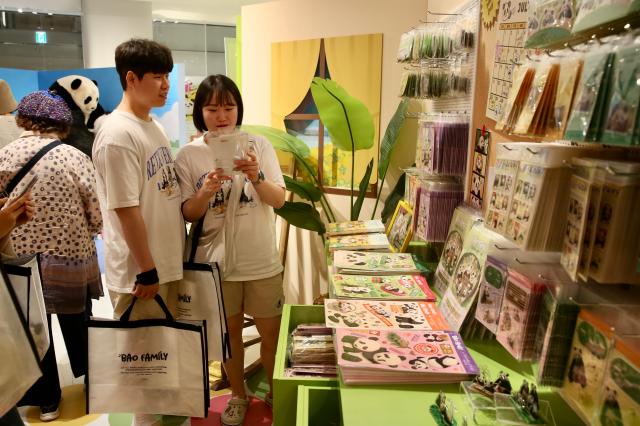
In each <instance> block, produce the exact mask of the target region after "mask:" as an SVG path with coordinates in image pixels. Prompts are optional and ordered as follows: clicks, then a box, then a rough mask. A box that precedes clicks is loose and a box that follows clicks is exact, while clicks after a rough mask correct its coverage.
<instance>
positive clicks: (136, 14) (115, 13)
mask: <svg viewBox="0 0 640 426" xmlns="http://www.w3.org/2000/svg"><path fill="white" fill-rule="evenodd" d="M82 12H83V14H82V44H83V51H84V66H85V68H98V67H113V66H115V62H114V54H115V50H116V46H118V44H120V43H122V42H123V41H126V40H128V39H130V38H133V37H140V38H149V39H153V20H152V17H151V3H150V2H137V1H135V2H134V1H126V0H109V1H104V0H82Z"/></svg>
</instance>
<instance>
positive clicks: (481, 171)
mask: <svg viewBox="0 0 640 426" xmlns="http://www.w3.org/2000/svg"><path fill="white" fill-rule="evenodd" d="M490 140H491V133H490V132H489V131H487V130H483V129H476V138H475V148H474V150H473V163H472V166H473V168H472V169H471V189H470V190H471V196H470V201H471V205H472V206H473V207H475V208H476V209H478V210H482V208H483V205H484V199H485V191H486V188H487V184H486V179H487V156H488V155H489V142H490Z"/></svg>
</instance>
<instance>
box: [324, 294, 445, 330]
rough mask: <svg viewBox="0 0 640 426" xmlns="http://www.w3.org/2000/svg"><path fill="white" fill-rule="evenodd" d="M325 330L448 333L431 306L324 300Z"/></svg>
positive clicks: (408, 302)
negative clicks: (330, 328) (341, 328)
mask: <svg viewBox="0 0 640 426" xmlns="http://www.w3.org/2000/svg"><path fill="white" fill-rule="evenodd" d="M324 313H325V323H326V326H327V327H344V328H370V329H382V328H387V329H399V330H402V329H405V330H449V324H448V323H447V321H445V319H444V318H443V317H442V314H441V313H440V311H439V310H438V308H437V307H436V305H435V303H433V302H411V301H396V300H388V301H387V300H362V299H361V300H338V299H325V301H324Z"/></svg>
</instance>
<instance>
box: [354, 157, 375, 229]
mask: <svg viewBox="0 0 640 426" xmlns="http://www.w3.org/2000/svg"><path fill="white" fill-rule="evenodd" d="M372 170H373V158H372V159H371V161H369V164H368V165H367V170H366V171H365V172H364V176H363V177H362V180H361V181H360V193H359V194H358V198H357V199H356V202H355V203H354V204H353V209H352V213H351V220H358V218H359V217H360V210H361V209H362V203H363V202H364V196H365V193H366V192H367V188H368V187H369V179H370V178H371V171H372Z"/></svg>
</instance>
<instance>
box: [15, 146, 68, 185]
mask: <svg viewBox="0 0 640 426" xmlns="http://www.w3.org/2000/svg"><path fill="white" fill-rule="evenodd" d="M58 145H62V142H61V141H60V140H55V141H53V142H51V143H48V144H47V145H45V146H43V147H42V148H41V149H40V151H38V152H36V155H34V156H33V157H31V159H30V160H29V161H27V164H25V165H24V166H23V167H22V168H21V169H20V170H19V171H18V173H16V175H15V176H14V177H13V179H11V181H10V182H9V184H8V185H7V186H6V188H5V189H4V193H3V195H4V196H5V197H8V196H9V194H11V191H13V190H14V189H15V187H16V186H18V183H20V181H21V180H22V178H23V177H25V176H26V174H27V173H29V171H30V170H31V169H32V168H33V166H35V165H36V163H37V162H38V161H40V159H41V158H42V157H44V156H45V155H46V154H47V152H49V151H51V150H52V149H53V148H55V147H57V146H58Z"/></svg>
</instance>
